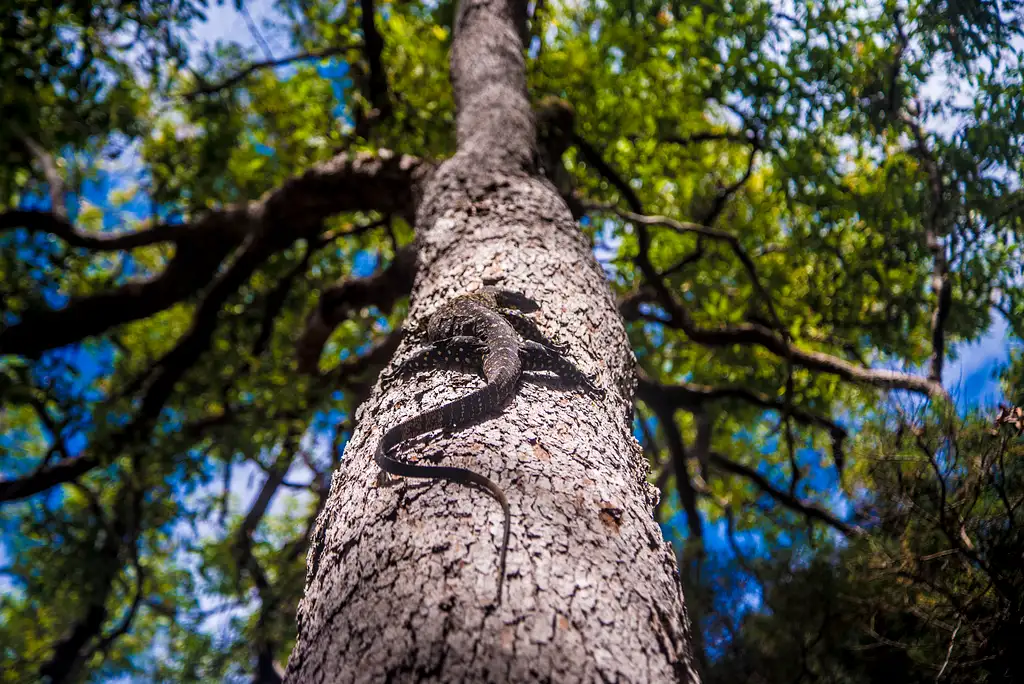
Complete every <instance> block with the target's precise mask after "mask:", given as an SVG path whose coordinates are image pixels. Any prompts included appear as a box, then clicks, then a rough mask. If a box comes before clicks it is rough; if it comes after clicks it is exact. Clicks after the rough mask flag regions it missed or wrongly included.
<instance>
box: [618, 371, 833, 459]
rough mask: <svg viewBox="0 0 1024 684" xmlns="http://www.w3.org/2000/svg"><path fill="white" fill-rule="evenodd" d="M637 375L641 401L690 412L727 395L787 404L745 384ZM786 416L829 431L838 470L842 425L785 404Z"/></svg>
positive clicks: (765, 404)
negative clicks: (670, 381)
mask: <svg viewBox="0 0 1024 684" xmlns="http://www.w3.org/2000/svg"><path fill="white" fill-rule="evenodd" d="M637 375H638V383H637V389H636V396H637V397H638V398H639V399H640V400H642V401H643V402H644V403H650V402H665V403H668V404H670V405H671V406H673V407H674V408H677V409H683V410H684V411H691V412H694V411H699V410H700V409H701V408H702V407H704V406H706V405H707V404H709V403H713V402H717V401H727V400H730V399H734V400H739V401H742V402H744V403H747V404H751V405H753V406H758V407H760V408H764V409H768V410H770V411H779V412H780V413H781V412H783V411H785V410H786V408H787V407H786V403H785V402H784V401H781V400H778V399H773V398H772V397H769V396H767V395H765V394H761V393H759V392H755V391H753V390H751V389H748V388H746V387H709V386H707V385H694V384H690V383H682V384H679V385H665V384H662V383H660V382H657V381H655V380H652V379H651V378H650V377H649V376H648V375H647V374H646V373H644V372H643V371H639V372H638V374H637ZM789 416H790V417H791V418H793V420H795V421H797V422H798V423H800V424H802V425H807V426H810V427H817V428H821V429H823V430H826V431H827V432H828V433H829V436H830V437H831V438H832V458H833V459H834V460H835V462H836V468H837V469H839V470H842V467H843V460H844V457H843V442H844V441H845V439H846V437H847V431H846V429H845V428H844V427H842V426H841V425H839V424H838V423H836V422H834V421H832V420H830V419H828V418H825V417H823V416H818V415H815V414H813V413H809V412H807V411H804V410H802V409H799V408H795V407H789Z"/></svg>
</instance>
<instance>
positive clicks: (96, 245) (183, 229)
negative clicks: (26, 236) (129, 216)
mask: <svg viewBox="0 0 1024 684" xmlns="http://www.w3.org/2000/svg"><path fill="white" fill-rule="evenodd" d="M15 228H24V229H25V230H27V231H28V232H29V233H49V234H50V235H53V236H54V237H58V238H60V239H61V240H63V241H64V242H66V243H68V245H70V246H71V247H81V248H83V249H88V250H92V251H94V252H116V251H121V250H128V249H135V248H136V247H146V246H148V245H155V244H158V243H161V242H177V241H179V240H182V239H185V238H187V237H189V236H190V235H193V234H194V233H195V232H196V230H197V229H198V225H197V224H189V223H183V224H175V225H166V224H160V225H157V226H154V227H152V228H148V229H146V230H140V231H137V232H130V233H128V232H126V233H93V234H89V233H81V232H79V231H78V230H76V229H75V227H74V226H73V225H72V224H71V223H69V222H68V220H67V219H66V218H63V217H61V216H59V215H57V214H54V213H53V212H50V211H38V210H33V209H15V210H12V211H5V212H3V213H0V233H3V232H6V231H8V230H13V229H15Z"/></svg>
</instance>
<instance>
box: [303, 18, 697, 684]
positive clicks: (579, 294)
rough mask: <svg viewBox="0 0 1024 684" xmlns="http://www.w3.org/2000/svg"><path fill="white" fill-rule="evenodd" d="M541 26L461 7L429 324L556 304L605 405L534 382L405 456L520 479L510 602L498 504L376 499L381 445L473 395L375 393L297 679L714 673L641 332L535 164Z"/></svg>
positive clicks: (432, 207) (346, 465)
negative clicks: (506, 304)
mask: <svg viewBox="0 0 1024 684" xmlns="http://www.w3.org/2000/svg"><path fill="white" fill-rule="evenodd" d="M526 35H527V34H526V3H525V2H519V1H516V0H462V2H460V3H459V8H458V12H457V16H456V20H455V33H454V39H453V42H452V48H451V55H452V56H451V78H452V85H453V89H454V94H455V105H456V131H457V151H456V153H455V154H454V155H453V156H452V157H451V158H450V159H448V160H447V161H445V162H444V163H442V164H441V165H440V166H439V167H438V168H437V170H436V171H435V172H434V173H433V174H431V175H430V176H429V177H428V178H427V179H425V181H424V183H423V186H422V199H420V201H419V204H418V207H417V210H416V248H417V255H418V268H417V275H416V283H415V286H414V288H413V293H412V304H411V309H410V314H409V316H410V321H411V322H412V324H413V325H414V326H415V325H417V323H419V324H420V326H421V327H422V322H423V319H424V318H425V317H426V316H427V314H428V313H429V312H430V311H431V310H432V309H436V308H437V307H439V306H441V305H443V304H444V302H445V301H446V300H447V299H449V298H451V297H452V296H453V295H458V294H463V293H465V292H467V291H471V290H473V289H476V288H478V287H480V286H482V285H484V284H492V285H494V284H496V285H497V286H499V287H502V288H505V289H508V290H512V291H515V292H520V293H525V294H526V295H527V296H528V297H530V298H532V299H535V300H536V301H537V302H538V303H539V304H540V308H541V312H540V314H539V319H538V320H539V321H540V325H541V328H542V329H544V330H545V331H547V332H548V334H549V336H550V337H552V338H555V339H557V340H559V341H561V342H564V343H565V344H567V345H568V347H569V349H570V350H571V354H572V356H573V358H574V359H577V360H578V362H579V364H580V365H581V366H582V367H583V368H584V369H586V370H594V371H597V374H598V376H599V378H600V382H601V384H603V385H605V386H606V387H608V390H609V391H608V392H607V394H606V395H605V398H604V400H603V401H599V402H597V403H594V402H593V401H592V400H590V399H589V398H587V397H586V396H584V395H580V394H567V393H564V392H559V391H556V390H553V389H552V388H551V387H546V386H543V385H541V386H535V385H530V384H529V383H528V382H527V383H525V384H524V386H523V387H522V389H521V390H520V391H519V392H517V395H516V399H515V401H514V402H513V403H512V405H511V406H510V407H509V409H508V410H507V411H504V412H502V414H501V417H500V418H499V419H497V420H494V421H488V422H485V423H483V424H481V425H479V426H477V427H475V428H473V429H472V430H468V431H466V432H459V433H457V434H455V435H445V436H443V437H440V438H436V439H435V440H431V441H430V442H428V443H426V444H423V445H420V446H417V447H415V448H412V447H409V448H408V449H407V454H408V455H409V456H413V457H415V456H418V457H420V458H421V459H428V458H430V457H431V456H432V455H435V456H436V455H437V454H438V453H440V454H444V456H445V457H446V461H448V462H450V463H456V464H460V465H465V466H467V467H471V468H473V469H475V470H479V471H480V472H482V473H483V474H485V475H488V476H492V477H493V479H495V480H496V481H497V482H498V483H500V484H501V485H502V486H503V487H504V488H505V490H506V492H507V496H508V498H509V501H510V504H511V508H512V511H513V515H512V529H513V534H512V540H513V541H512V548H511V552H510V555H509V571H510V572H509V578H508V590H507V593H508V600H507V601H505V602H504V603H502V604H500V605H496V604H495V601H494V597H493V589H492V586H491V578H492V576H493V571H492V568H493V567H494V566H495V565H496V564H497V555H496V553H495V552H492V551H491V548H492V546H494V543H493V541H494V540H498V541H499V543H500V539H501V535H500V533H498V532H497V530H499V529H500V525H499V523H500V518H499V513H500V511H499V510H498V509H497V507H496V506H493V505H491V504H490V502H488V501H487V500H486V499H482V498H481V497H480V495H478V494H472V493H470V492H469V491H467V490H466V488H462V487H457V486H452V485H446V486H438V485H434V486H431V487H427V488H424V487H422V486H419V485H416V484H413V483H408V484H404V485H403V486H402V487H401V488H400V489H397V490H395V489H391V488H374V487H373V483H374V480H375V478H376V476H377V468H376V466H374V465H373V463H372V460H371V454H372V452H373V449H374V448H375V446H376V443H377V441H378V440H380V439H381V438H382V437H383V435H384V431H385V430H386V429H387V427H388V426H389V425H393V424H395V423H396V422H397V421H398V420H400V419H406V418H409V417H410V416H411V415H412V414H413V413H415V412H417V411H422V410H423V408H424V406H434V405H437V404H438V403H440V402H442V401H445V400H450V399H452V398H453V397H455V396H457V395H458V394H460V393H465V392H466V388H467V385H468V383H466V382H460V381H456V380H455V379H454V378H453V377H452V375H451V374H445V373H441V374H434V375H432V376H430V377H429V378H424V379H421V380H419V381H417V382H409V383H403V384H402V385H401V387H400V388H397V389H392V390H390V391H388V392H377V393H375V394H374V395H372V396H371V397H370V399H369V400H368V401H367V403H366V404H365V405H364V407H363V409H362V410H361V415H360V419H359V422H358V424H357V428H356V431H355V434H354V435H353V438H352V441H351V442H350V443H349V446H348V448H347V450H346V458H345V459H344V460H343V461H342V463H341V465H340V469H339V470H338V471H337V473H336V475H335V478H334V481H333V485H332V489H331V496H330V498H329V499H328V501H327V504H326V508H325V510H324V514H323V515H322V516H321V518H320V520H319V522H318V527H317V532H316V533H315V535H314V542H313V545H312V548H311V551H310V565H309V568H310V570H309V574H308V583H307V588H306V595H305V598H304V599H303V603H302V604H301V605H300V608H299V613H298V617H299V622H298V625H299V634H298V640H297V642H296V645H295V650H294V651H293V653H292V656H291V659H290V661H289V677H288V678H287V679H288V681H294V682H307V681H308V682H312V681H321V680H323V679H327V680H330V681H379V680H383V679H394V678H397V679H403V678H413V677H415V678H417V679H436V680H438V681H498V680H504V681H508V680H512V681H534V680H538V679H541V680H551V681H563V682H565V681H595V680H598V679H602V680H619V679H637V680H643V681H669V680H673V679H675V680H679V681H697V679H698V678H697V674H696V670H695V669H694V660H693V657H692V651H691V650H690V649H691V646H690V640H689V638H688V635H687V631H688V625H687V621H686V616H685V612H684V610H683V604H682V597H681V595H680V590H679V583H678V580H677V577H678V573H677V570H676V566H675V558H674V556H673V555H672V553H671V551H670V547H668V546H667V545H666V544H665V543H664V542H663V541H662V539H661V535H660V532H659V530H658V528H657V525H656V523H655V522H654V518H653V515H652V506H653V504H654V502H655V497H654V496H653V494H652V492H651V491H650V490H649V485H648V484H647V481H646V464H645V463H644V461H643V459H642V452H641V450H640V448H639V445H638V444H637V442H636V440H635V439H634V438H633V436H632V434H631V430H630V428H631V424H632V409H631V406H632V388H633V386H634V382H635V380H634V375H633V368H634V364H635V361H634V358H633V355H632V352H631V350H630V347H629V344H628V341H627V339H626V331H625V328H624V326H623V324H622V320H621V318H620V316H619V313H618V311H617V309H616V305H615V299H614V297H613V296H612V293H611V291H610V290H609V288H608V285H607V284H606V282H605V279H604V277H603V273H602V271H601V268H600V267H599V266H598V264H597V261H596V260H595V258H594V256H593V254H592V252H591V249H590V246H589V244H588V242H587V240H586V239H585V237H584V236H583V235H582V234H581V233H580V231H579V229H578V228H577V226H576V223H575V221H574V220H573V217H572V214H571V213H570V211H569V208H568V206H567V205H566V203H565V202H564V201H563V200H562V198H561V197H560V196H559V195H558V192H557V190H556V188H555V187H554V186H553V185H552V184H551V183H550V182H548V181H547V180H546V179H544V177H543V176H542V175H541V169H540V168H539V167H538V164H537V162H538V159H539V155H538V153H537V146H536V131H535V127H534V123H533V114H532V112H531V108H530V102H529V100H528V98H527V94H526V73H525V63H524V58H523V51H524V45H523V43H522V40H523V37H524V36H526ZM407 346H408V345H406V344H403V345H402V346H400V347H399V352H398V355H397V356H398V357H402V356H404V355H406V352H407V351H408V349H407ZM415 397H428V399H425V400H424V401H422V402H421V401H417V400H416V399H415ZM494 408H497V409H499V410H500V409H501V407H500V406H499V407H494ZM627 559H628V562H625V561H626V560H627Z"/></svg>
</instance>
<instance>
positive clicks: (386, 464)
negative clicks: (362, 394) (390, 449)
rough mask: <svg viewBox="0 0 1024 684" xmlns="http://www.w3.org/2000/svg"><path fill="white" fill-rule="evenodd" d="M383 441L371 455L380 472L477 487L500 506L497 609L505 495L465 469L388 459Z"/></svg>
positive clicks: (501, 575)
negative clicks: (500, 532)
mask: <svg viewBox="0 0 1024 684" xmlns="http://www.w3.org/2000/svg"><path fill="white" fill-rule="evenodd" d="M386 441H389V440H388V439H387V437H386V436H385V439H383V440H381V442H380V444H379V445H378V446H377V451H376V453H375V454H374V461H376V462H377V466H378V467H379V468H380V469H381V470H383V471H384V472H386V473H388V474H390V475H398V476H400V477H416V478H437V479H439V480H447V481H448V482H455V483H456V484H467V485H476V486H477V487H479V488H481V489H483V490H485V491H486V492H487V493H488V494H490V495H491V496H492V497H493V498H494V499H495V500H496V501H497V502H498V503H499V504H501V511H502V513H503V514H504V518H505V521H504V523H505V524H504V532H503V534H502V539H501V550H500V552H499V555H498V599H497V601H498V605H499V606H500V605H501V594H502V588H503V587H504V584H505V558H506V556H507V555H508V539H509V532H510V530H511V515H510V512H509V507H508V498H507V497H506V496H505V492H503V491H502V489H501V487H499V486H498V485H497V483H495V482H494V481H493V480H491V479H490V478H487V477H484V476H483V475H481V474H480V473H476V472H473V471H472V470H469V469H468V468H455V467H452V466H423V465H419V464H416V463H406V462H404V461H399V460H397V459H394V458H391V457H390V456H388V455H387V453H386V451H385V449H384V442H386Z"/></svg>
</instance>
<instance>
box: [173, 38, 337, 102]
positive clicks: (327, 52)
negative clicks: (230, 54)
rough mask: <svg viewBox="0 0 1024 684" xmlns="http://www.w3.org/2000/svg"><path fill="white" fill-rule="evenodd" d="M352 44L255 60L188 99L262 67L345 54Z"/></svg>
mask: <svg viewBox="0 0 1024 684" xmlns="http://www.w3.org/2000/svg"><path fill="white" fill-rule="evenodd" d="M351 47H352V46H346V47H330V48H325V49H323V50H313V51H310V52H300V53H298V54H295V55H292V56H290V57H282V58H281V59H268V60H265V61H262V62H254V63H253V64H250V65H249V66H247V67H246V68H244V69H242V70H241V71H239V72H238V73H236V74H234V75H232V76H229V77H228V78H226V79H224V80H223V81H220V82H218V83H213V84H203V85H201V86H200V87H199V88H197V89H196V90H193V91H192V92H190V93H187V94H186V95H185V99H186V100H192V99H195V98H197V97H199V96H201V95H212V94H213V93H217V92H220V91H221V90H227V89H228V88H231V87H232V86H235V85H237V84H238V83H240V82H241V81H244V80H245V79H246V77H248V76H249V75H250V74H253V73H255V72H257V71H260V70H261V69H273V68H276V67H279V66H285V65H286V64H291V63H293V62H304V61H306V60H310V59H324V58H325V57H333V56H334V55H340V54H344V53H345V52H347V51H348V50H350V49H351Z"/></svg>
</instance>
